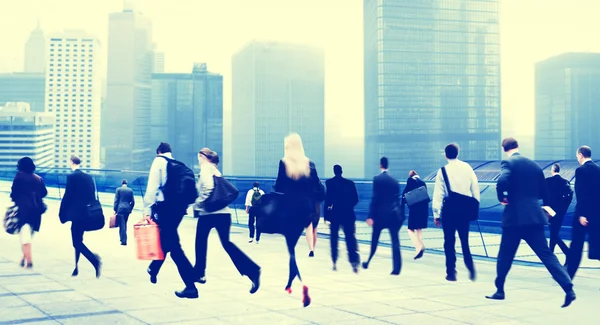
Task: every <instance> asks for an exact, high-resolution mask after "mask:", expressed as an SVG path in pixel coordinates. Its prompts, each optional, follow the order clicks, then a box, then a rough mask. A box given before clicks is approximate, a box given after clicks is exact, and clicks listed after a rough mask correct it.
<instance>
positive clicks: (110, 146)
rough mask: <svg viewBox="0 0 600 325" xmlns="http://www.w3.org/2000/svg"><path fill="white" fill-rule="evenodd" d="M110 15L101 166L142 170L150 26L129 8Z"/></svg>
mask: <svg viewBox="0 0 600 325" xmlns="http://www.w3.org/2000/svg"><path fill="white" fill-rule="evenodd" d="M125 8H126V9H125V10H123V11H122V12H117V13H112V14H110V15H109V22H108V26H109V27H108V69H107V80H106V87H107V89H106V101H105V103H104V110H103V112H102V151H103V153H104V157H105V168H109V169H126V170H146V169H148V168H149V166H150V163H151V162H152V157H154V155H155V153H154V148H155V145H152V144H151V143H150V135H151V132H152V130H151V129H150V128H149V127H148V125H150V97H151V76H152V70H153V69H154V67H153V56H154V55H153V46H152V25H151V23H150V21H149V20H148V19H147V18H146V17H144V16H143V15H142V14H140V13H139V12H136V11H135V10H133V9H129V7H125Z"/></svg>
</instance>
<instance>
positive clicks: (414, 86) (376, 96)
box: [364, 0, 501, 178]
mask: <svg viewBox="0 0 600 325" xmlns="http://www.w3.org/2000/svg"><path fill="white" fill-rule="evenodd" d="M364 47H365V48H364V73H365V76H364V78H365V85H364V89H365V155H364V157H365V177H370V176H371V175H375V174H376V173H378V172H379V158H380V157H381V156H387V157H388V158H389V159H390V168H392V169H393V170H394V171H395V172H396V175H397V176H398V177H399V178H404V175H407V173H408V171H409V170H411V169H415V170H417V171H418V172H419V173H421V174H427V173H430V172H432V171H434V170H436V169H437V168H439V167H440V166H442V165H443V164H444V162H445V159H444V155H443V149H444V147H445V146H446V145H447V144H448V143H450V142H456V143H458V144H459V146H460V147H461V154H460V158H462V159H463V160H466V159H470V160H495V159H499V158H500V140H501V134H500V131H501V125H500V124H501V115H500V38H499V26H498V1H497V0H438V1H431V0H427V1H425V0H364Z"/></svg>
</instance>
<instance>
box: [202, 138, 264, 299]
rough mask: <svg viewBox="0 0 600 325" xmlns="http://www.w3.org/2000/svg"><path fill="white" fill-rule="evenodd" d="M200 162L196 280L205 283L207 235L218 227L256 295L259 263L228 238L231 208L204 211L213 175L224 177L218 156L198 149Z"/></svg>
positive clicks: (223, 240) (232, 259) (233, 258)
mask: <svg viewBox="0 0 600 325" xmlns="http://www.w3.org/2000/svg"><path fill="white" fill-rule="evenodd" d="M198 161H199V163H200V177H199V180H198V194H199V196H198V199H197V200H196V203H195V204H194V213H195V214H196V215H197V216H198V224H197V227H196V265H195V267H194V269H195V273H196V276H197V281H198V282H200V283H206V254H207V250H208V235H209V234H210V231H211V230H212V229H213V228H215V229H217V233H218V234H219V239H220V240H221V245H223V249H225V251H226V252H227V254H228V255H229V258H231V261H232V262H233V264H234V265H235V267H236V268H237V270H238V272H240V274H241V275H242V276H247V277H248V278H249V279H250V281H252V287H251V289H250V293H251V294H254V293H256V291H258V288H259V286H260V266H258V265H257V264H256V263H254V261H252V259H250V258H249V257H248V256H247V255H246V254H244V252H242V250H240V249H239V248H238V247H237V246H236V245H235V244H234V243H232V242H231V241H230V240H229V235H230V231H231V212H230V211H229V207H224V208H223V209H221V210H218V211H211V212H208V211H206V210H204V201H206V199H208V198H209V197H210V195H211V193H212V192H213V190H214V188H215V179H214V177H215V176H216V177H222V176H221V172H219V170H218V169H217V164H218V163H219V155H218V154H217V153H216V152H214V151H212V150H210V149H208V148H203V149H202V150H200V152H198Z"/></svg>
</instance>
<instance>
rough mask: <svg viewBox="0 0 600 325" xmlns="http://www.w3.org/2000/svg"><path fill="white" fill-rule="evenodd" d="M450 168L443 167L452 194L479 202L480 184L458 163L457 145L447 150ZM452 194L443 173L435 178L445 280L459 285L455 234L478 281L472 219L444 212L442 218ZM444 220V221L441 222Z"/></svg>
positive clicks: (468, 167)
mask: <svg viewBox="0 0 600 325" xmlns="http://www.w3.org/2000/svg"><path fill="white" fill-rule="evenodd" d="M445 153H446V159H447V160H448V164H447V165H446V166H445V167H444V169H445V170H446V174H447V175H448V183H449V184H450V190H451V191H452V192H454V193H458V194H461V195H464V196H468V197H472V198H475V199H476V200H477V201H479V196H480V193H479V182H478V181H477V176H476V175H475V172H474V171H473V168H472V167H471V165H469V164H467V163H466V162H464V161H461V160H459V159H458V153H459V148H458V145H457V144H456V143H451V144H449V145H447V146H446V148H445ZM449 193H450V191H449V190H448V188H447V186H446V182H445V180H444V176H443V172H442V170H441V169H440V170H439V171H438V173H437V176H436V178H435V189H434V191H433V203H432V208H433V216H434V221H435V224H436V225H437V226H438V227H439V226H440V220H441V224H442V228H443V230H444V253H445V254H446V280H448V281H456V251H455V247H454V246H455V244H456V232H458V236H459V238H460V244H461V248H462V252H463V258H464V261H465V266H466V267H467V269H468V270H469V278H470V279H471V281H475V266H474V264H473V257H472V256H471V250H470V248H469V225H470V219H469V217H468V216H466V215H465V213H463V212H464V211H448V209H446V210H444V213H445V215H441V212H442V208H443V205H444V200H445V199H446V198H448V196H449ZM441 217H443V219H441Z"/></svg>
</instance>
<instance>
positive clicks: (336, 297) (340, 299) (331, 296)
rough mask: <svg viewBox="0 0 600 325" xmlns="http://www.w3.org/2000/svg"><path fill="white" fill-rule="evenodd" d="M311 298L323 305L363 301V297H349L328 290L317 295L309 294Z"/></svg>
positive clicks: (343, 304) (339, 304) (350, 303)
mask: <svg viewBox="0 0 600 325" xmlns="http://www.w3.org/2000/svg"><path fill="white" fill-rule="evenodd" d="M311 298H312V299H313V300H312V301H313V302H317V303H319V304H322V305H325V306H345V305H353V304H360V303H364V302H365V300H364V299H360V298H358V297H349V296H347V295H344V294H341V293H329V292H328V293H325V294H322V295H319V296H315V295H311Z"/></svg>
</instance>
